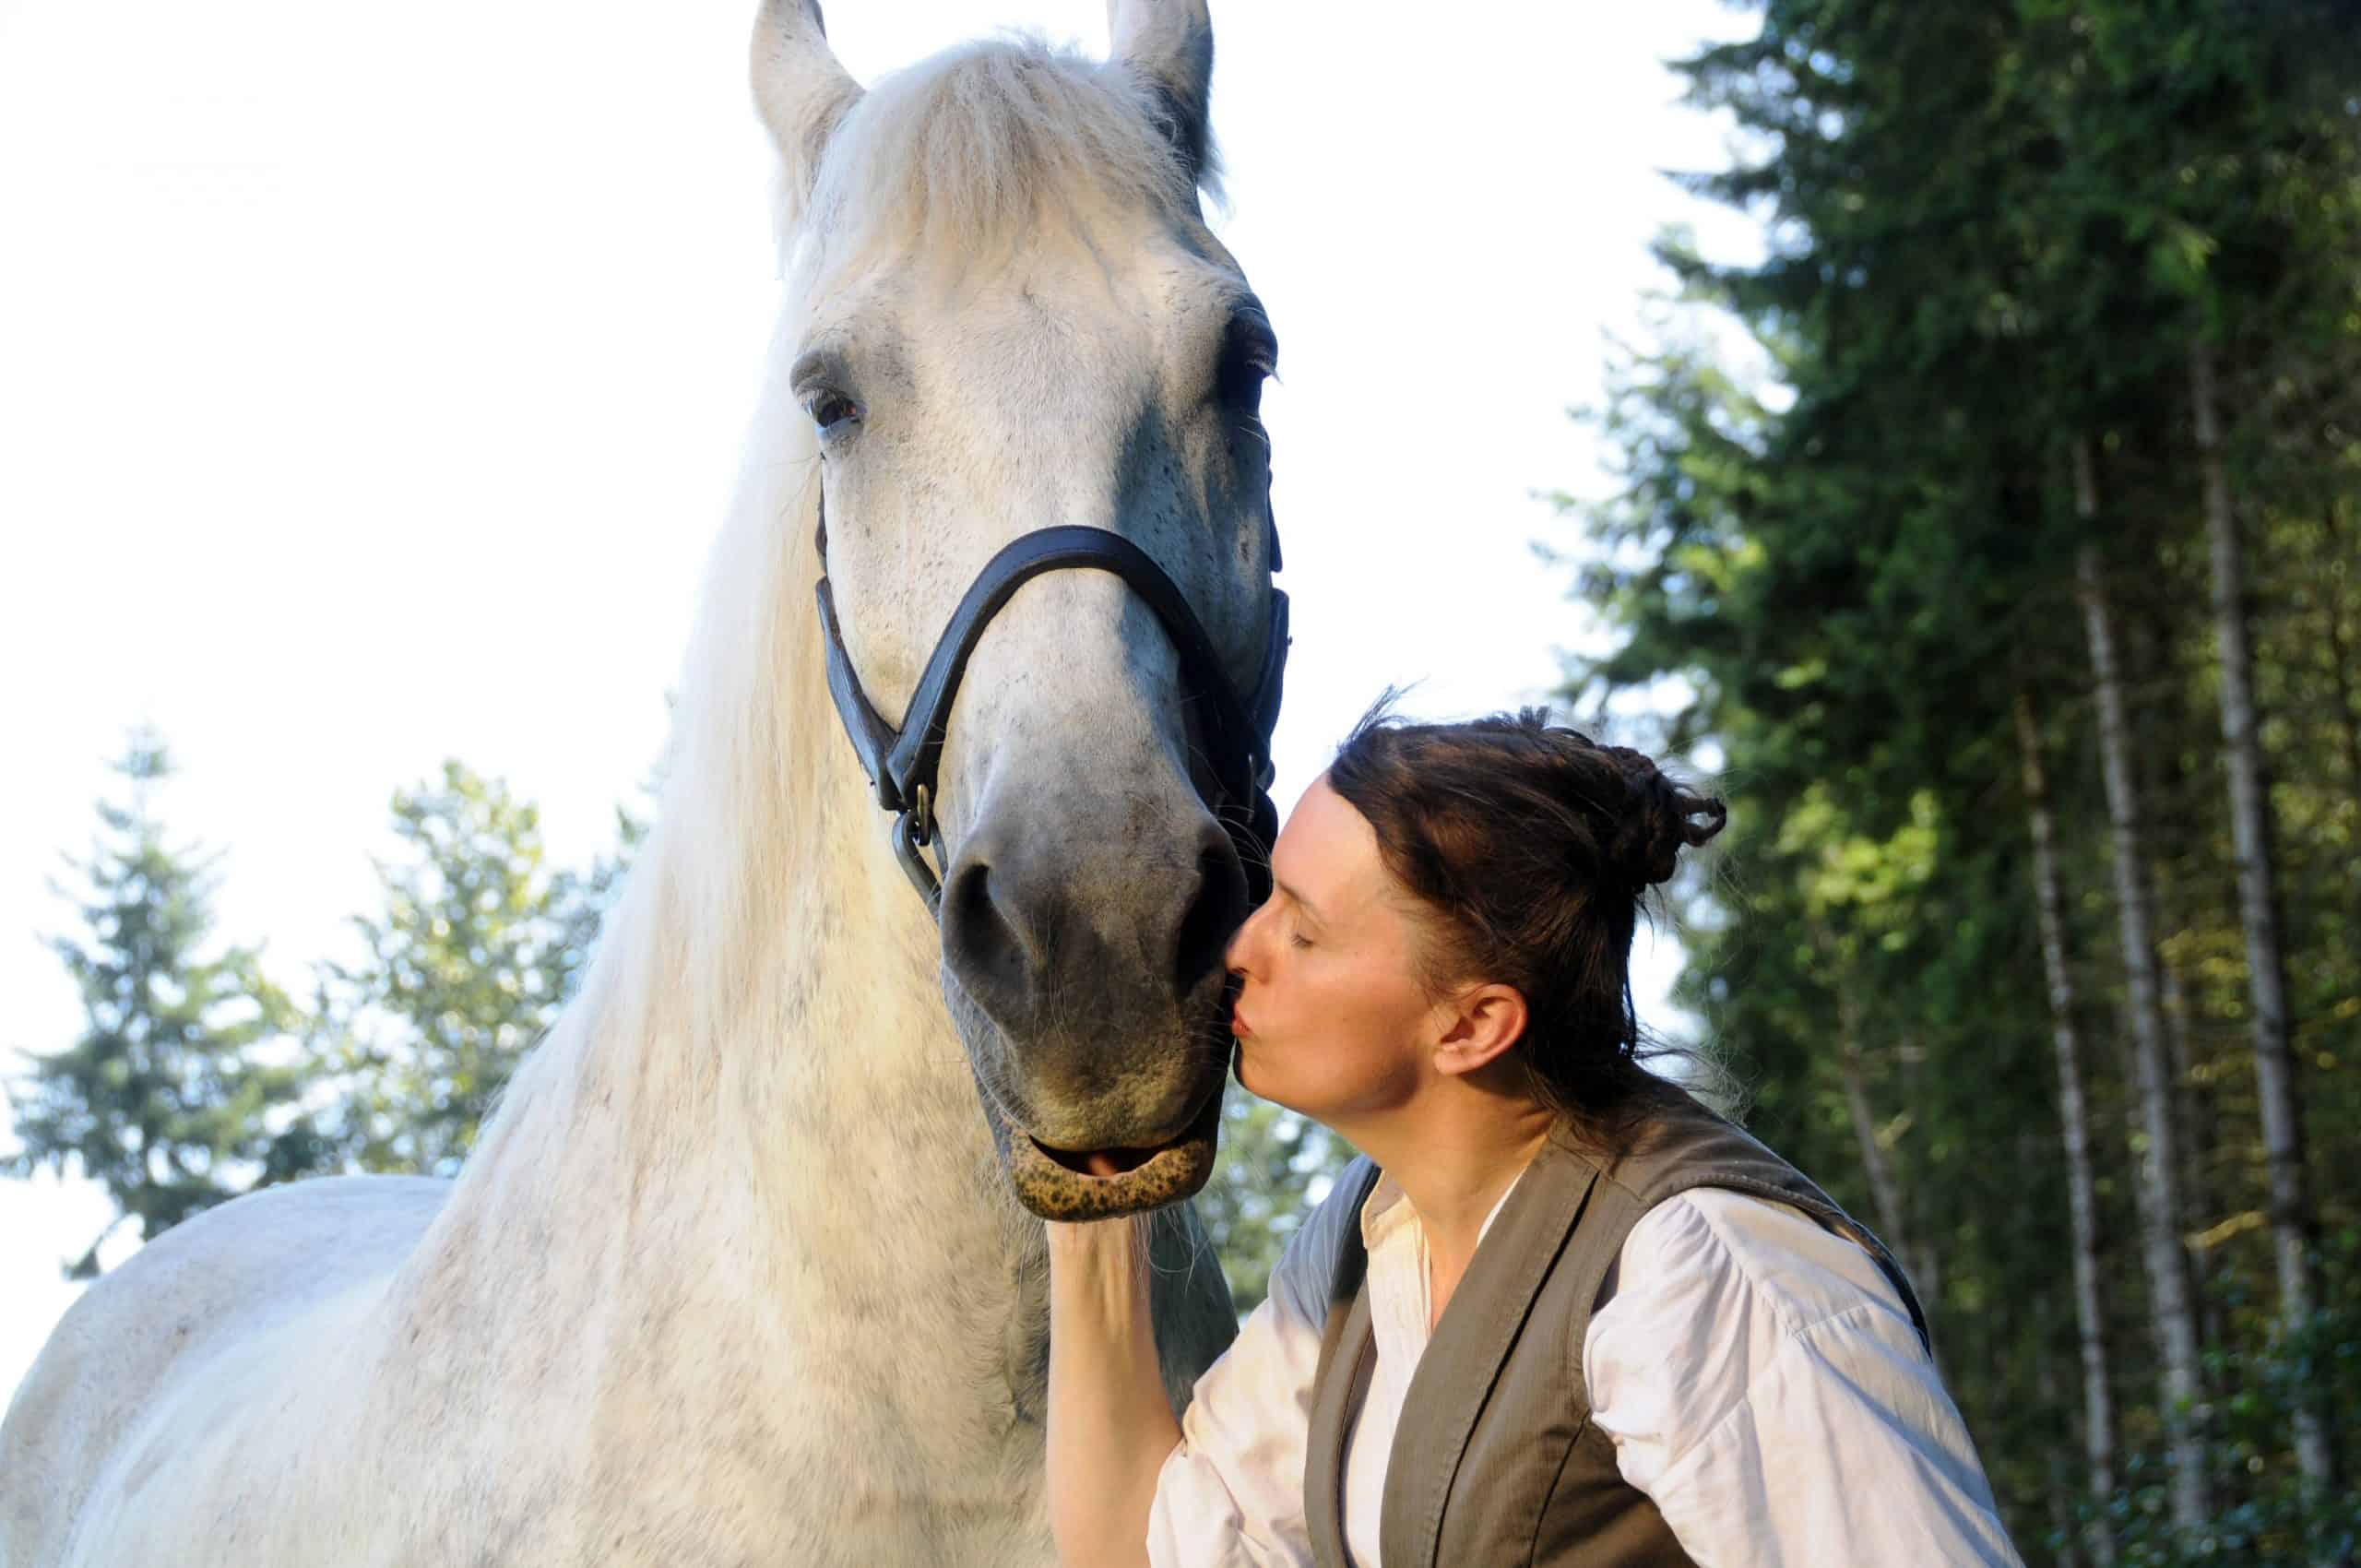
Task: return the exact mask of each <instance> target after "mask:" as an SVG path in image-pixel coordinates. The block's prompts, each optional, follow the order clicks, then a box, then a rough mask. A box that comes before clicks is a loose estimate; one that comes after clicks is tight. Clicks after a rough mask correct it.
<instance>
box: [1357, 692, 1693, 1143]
mask: <svg viewBox="0 0 2361 1568" xmlns="http://www.w3.org/2000/svg"><path fill="white" fill-rule="evenodd" d="M1393 702H1394V693H1392V692H1389V693H1387V694H1386V695H1384V696H1383V697H1382V698H1380V699H1379V701H1378V703H1377V706H1376V707H1372V708H1371V709H1370V711H1369V712H1368V714H1366V715H1365V716H1363V718H1362V719H1361V721H1360V722H1359V723H1358V724H1357V725H1356V726H1354V728H1353V732H1352V733H1351V735H1349V736H1347V738H1346V741H1345V743H1344V744H1343V745H1342V746H1340V747H1338V748H1337V752H1336V759H1335V762H1333V763H1331V764H1330V765H1329V767H1328V783H1329V787H1330V788H1331V789H1333V790H1335V791H1336V793H1337V794H1338V795H1340V796H1342V797H1343V798H1344V800H1345V801H1346V802H1347V803H1348V804H1349V805H1351V806H1352V808H1353V809H1354V810H1355V811H1357V812H1358V813H1360V814H1361V815H1362V816H1363V817H1365V818H1367V819H1368V821H1369V825H1370V827H1372V828H1374V829H1375V830H1376V833H1377V845H1378V853H1379V857H1380V858H1381V859H1382V861H1384V863H1385V867H1386V870H1387V871H1388V872H1390V873H1392V874H1393V876H1394V880H1395V881H1396V882H1398V883H1399V884H1401V885H1402V886H1403V887H1404V888H1405V889H1406V890H1407V891H1408V892H1409V893H1410V894H1412V895H1413V896H1414V897H1416V898H1417V899H1418V903H1419V904H1420V905H1422V906H1423V907H1424V910H1423V912H1424V913H1426V914H1427V915H1428V916H1429V918H1428V919H1427V920H1426V921H1423V922H1422V923H1423V924H1424V925H1425V926H1426V927H1427V931H1426V932H1425V933H1424V934H1425V937H1426V940H1425V941H1424V942H1423V944H1422V946H1423V948H1424V952H1423V955H1422V956H1423V959H1424V963H1425V967H1426V968H1427V970H1428V972H1427V973H1426V974H1424V975H1422V976H1421V977H1419V978H1420V980H1421V981H1422V983H1424V984H1425V985H1426V986H1427V988H1428V990H1429V991H1430V992H1433V993H1437V994H1440V993H1441V992H1443V991H1446V990H1448V989H1449V988H1451V987H1452V986H1454V985H1459V984H1465V983H1466V982H1469V981H1471V980H1485V981H1490V982H1494V983H1498V984H1501V985H1507V986H1513V987H1514V988H1515V990H1516V991H1517V992H1518V993H1519V994H1521V995H1522V996H1523V997H1524V998H1525V1010H1526V1014H1527V1021H1526V1024H1525V1035H1524V1037H1523V1038H1522V1039H1520V1040H1519V1041H1518V1042H1517V1044H1516V1045H1515V1047H1513V1052H1514V1055H1515V1058H1516V1059H1517V1060H1519V1061H1521V1062H1522V1063H1524V1065H1525V1069H1526V1071H1527V1072H1528V1073H1529V1074H1530V1075H1531V1077H1532V1083H1533V1092H1534V1095H1535V1097H1536V1099H1539V1100H1541V1101H1542V1102H1543V1103H1544V1104H1547V1105H1548V1106H1549V1107H1551V1108H1552V1109H1553V1110H1555V1111H1558V1112H1559V1113H1560V1115H1561V1116H1563V1117H1565V1118H1566V1119H1567V1121H1568V1122H1569V1123H1571V1124H1572V1127H1573V1129H1574V1130H1575V1132H1576V1133H1577V1134H1581V1135H1583V1136H1584V1137H1585V1138H1586V1139H1587V1140H1589V1141H1590V1142H1592V1143H1594V1144H1595V1145H1596V1146H1602V1147H1605V1148H1608V1149H1619V1148H1620V1147H1621V1146H1623V1145H1624V1143H1625V1142H1626V1140H1627V1139H1628V1137H1629V1135H1630V1134H1631V1132H1632V1130H1633V1129H1634V1128H1635V1127H1636V1126H1637V1125H1638V1124H1639V1123H1641V1122H1643V1121H1644V1120H1645V1118H1646V1116H1647V1114H1648V1111H1650V1109H1651V1108H1652V1107H1654V1106H1656V1105H1660V1104H1662V1103H1664V1101H1665V1100H1666V1099H1667V1098H1668V1097H1669V1095H1670V1092H1671V1090H1670V1087H1669V1086H1668V1085H1667V1081H1666V1080H1665V1079H1663V1078H1660V1077H1658V1076H1657V1075H1655V1074H1654V1073H1652V1072H1650V1071H1649V1070H1648V1068H1647V1067H1646V1065H1644V1062H1645V1061H1646V1060H1647V1059H1649V1058H1654V1057H1656V1056H1665V1055H1671V1056H1688V1055H1693V1053H1692V1052H1689V1051H1683V1050H1681V1049H1680V1048H1678V1047H1672V1046H1666V1045H1662V1044H1659V1043H1656V1042H1655V1041H1654V1040H1652V1039H1649V1038H1648V1037H1647V1036H1645V1035H1644V1034H1643V1031H1642V1029H1641V1028H1640V1022H1639V1018H1638V1016H1637V1015H1636V1014H1635V1013H1634V1011H1633V1010H1632V1006H1631V937H1632V934H1633V932H1634V931H1635V930H1636V929H1637V925H1638V921H1639V914H1640V908H1641V904H1642V902H1643V897H1644V896H1645V894H1646V893H1647V890H1648V889H1649V888H1651V887H1653V886H1655V885H1658V884H1660V883H1663V882H1665V881H1667V880H1668V879H1669V878H1670V877H1671V876H1672V874H1673V873H1674V871H1675V870H1676V869H1678V865H1679V854H1680V851H1681V849H1684V848H1691V847H1694V846H1697V845H1701V844H1703V843H1704V842H1706V841H1707V840H1708V839H1710V838H1712V837H1714V835H1715V834H1716V833H1719V832H1720V831H1721V830H1722V825H1723V824H1724V822H1726V820H1727V819H1728V813H1727V812H1726V810H1725V809H1724V807H1723V805H1722V802H1720V801H1718V800H1715V799H1714V798H1713V797H1711V796H1708V795H1702V794H1699V793H1697V792H1696V791H1694V790H1690V789H1688V788H1687V787H1685V786H1683V785H1681V784H1679V783H1676V782H1674V781H1673V780H1672V779H1670V778H1667V777H1666V776H1665V774H1664V773H1663V771H1662V770H1661V769H1659V768H1658V767H1657V766H1656V765H1655V761H1654V760H1653V759H1651V758H1649V757H1647V756H1644V755H1643V754H1640V753H1638V752H1635V751H1631V750H1630V749H1628V748H1626V747H1622V746H1602V745H1600V744H1598V743H1597V742H1595V741H1593V740H1592V739H1591V738H1590V737H1589V736H1587V735H1584V734H1582V733H1580V732H1578V731H1573V730H1569V729H1566V728H1563V727H1562V726H1559V725H1553V724H1551V723H1550V722H1549V716H1548V712H1547V711H1546V710H1545V709H1541V708H1525V709H1523V710H1521V711H1519V712H1517V713H1514V714H1507V713H1500V714H1493V715H1491V716H1489V717H1488V718H1484V719H1471V720H1469V721H1467V722H1465V723H1462V724H1419V723H1414V722H1410V721H1408V720H1405V719H1401V718H1398V717H1396V716H1395V715H1394V714H1393V713H1392V712H1390V711H1389V709H1390V708H1391V707H1392V705H1393Z"/></svg>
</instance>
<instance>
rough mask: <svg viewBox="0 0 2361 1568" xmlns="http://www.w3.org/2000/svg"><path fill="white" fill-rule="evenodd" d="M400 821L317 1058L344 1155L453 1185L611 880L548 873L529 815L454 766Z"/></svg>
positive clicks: (591, 926) (410, 793)
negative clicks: (334, 1088)
mask: <svg viewBox="0 0 2361 1568" xmlns="http://www.w3.org/2000/svg"><path fill="white" fill-rule="evenodd" d="M393 815H394V829H395V832H396V834H397V837H399V838H400V840H401V842H402V845H403V853H402V854H401V855H400V856H399V857H398V858H397V859H394V860H392V861H381V862H380V863H379V864H378V867H377V873H378V880H379V883H380V885H381V887H382V889H383V891H384V896H385V909H384V912H383V913H382V914H379V915H375V916H365V917H362V918H360V919H357V920H356V921H354V924H355V926H356V927H357V928H358V930H359V932H360V933H361V937H362V944H363V945H364V946H365V948H366V949H367V956H366V957H365V958H364V959H363V960H362V962H361V963H359V964H358V965H355V966H353V967H351V968H334V969H332V970H331V971H330V973H329V975H328V977H327V980H326V984H325V985H324V987H323V992H324V1003H325V1005H324V1013H325V1014H326V1018H327V1020H328V1021H327V1023H326V1026H325V1027H324V1028H323V1030H322V1039H321V1040H320V1041H319V1042H318V1044H317V1046H316V1048H315V1049H316V1051H317V1054H318V1057H319V1064H320V1066H321V1068H322V1070H323V1071H324V1072H325V1073H326V1074H327V1075H329V1076H331V1077H332V1078H333V1079H334V1080H335V1081H336V1083H337V1084H338V1101H339V1103H338V1110H337V1115H336V1118H335V1122H336V1126H337V1137H338V1145H339V1147H340V1149H341V1150H342V1152H343V1153H344V1155H345V1157H346V1158H349V1159H350V1160H352V1161H353V1162H355V1163H357V1164H359V1165H360V1166H362V1168H364V1169H367V1170H402V1171H415V1172H422V1173H427V1174H434V1175H449V1174H451V1173H452V1172H453V1171H455V1170H457V1168H458V1164H459V1161H460V1160H461V1158H464V1157H465V1155H466V1154H467V1152H468V1150H469V1147H470V1146H472V1145H473V1144H474V1142H475V1138H476V1134H478V1132H479V1131H481V1127H482V1125H483V1123H484V1120H485V1118H486V1117H488V1116H489V1115H490V1114H491V1113H492V1108H493V1106H494V1104H495V1103H496V1101H497V1100H498V1099H499V1096H500V1092H501V1090H502V1089H503V1088H504V1087H506V1085H507V1083H508V1080H509V1077H510V1075H512V1074H514V1073H515V1071H516V1065H517V1063H518V1062H519V1061H521V1060H522V1058H523V1056H524V1054H525V1052H526V1051H528V1049H530V1048H531V1046H532V1045H533V1043H534V1042H535V1041H536V1040H538V1039H540V1036H541V1034H542V1033H543V1032H544V1031H545V1030H546V1029H547V1028H549V1027H550V1025H551V1024H552V1023H553V1022H554V1021H555V1020H556V1017H557V1014H558V1009H559V1007H560V1005H561V1004H563V1003H564V1000H565V998H566V996H567V995H568V994H569V993H570V992H571V991H572V989H573V986H574V983H575V979H576V977H577V975H578V974H579V972H580V970H581V968H582V967H583V965H584V964H585V963H586V962H587V958H588V946H589V943H590V941H591V939H592V937H593V936H594V935H595V932H596V929H597V920H596V911H597V899H598V897H599V896H602V895H603V893H604V891H605V885H607V884H611V880H612V877H613V875H619V874H620V873H619V872H615V873H611V875H610V876H608V877H606V878H600V879H596V880H597V881H598V882H599V886H597V887H595V888H594V887H591V886H586V884H585V881H584V879H581V878H577V877H576V876H575V875H574V874H572V873H567V872H564V871H555V870H552V868H550V867H549V866H548V865H547V864H546V861H545V856H544V853H543V849H542V846H541V836H540V812H539V811H538V809H537V808H535V807H534V806H533V805H532V804H530V803H529V802H523V801H519V800H517V799H516V797H515V796H514V795H513V794H512V793H511V792H510V791H509V790H508V787H507V786H506V785H505V784H504V783H503V782H502V781H501V780H499V779H496V778H490V779H488V778H483V777H481V775H479V774H477V773H475V772H474V771H473V770H471V769H469V767H467V766H465V765H463V764H461V763H458V762H457V761H452V762H446V763H445V765H444V766H443V772H442V777H441V778H438V779H435V780H433V781H431V782H428V783H424V784H421V785H419V786H417V787H415V788H412V789H409V790H399V791H397V793H396V794H395V796H394V799H393ZM630 837H631V836H630V835H629V834H628V832H627V833H626V849H627V847H628V843H629V841H630Z"/></svg>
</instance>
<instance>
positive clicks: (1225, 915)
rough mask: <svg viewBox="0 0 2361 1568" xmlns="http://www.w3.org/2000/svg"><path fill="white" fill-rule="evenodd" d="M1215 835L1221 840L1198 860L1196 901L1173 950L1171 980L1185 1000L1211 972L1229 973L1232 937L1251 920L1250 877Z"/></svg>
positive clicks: (1217, 831) (1224, 840)
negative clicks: (1248, 902) (1248, 908)
mask: <svg viewBox="0 0 2361 1568" xmlns="http://www.w3.org/2000/svg"><path fill="white" fill-rule="evenodd" d="M1214 831H1215V835H1216V837H1217V838H1219V840H1220V841H1219V842H1218V843H1216V844H1210V845H1208V846H1206V848H1205V849H1204V850H1202V851H1201V852H1200V853H1199V854H1198V856H1197V897H1196V898H1195V900H1194V901H1193V902H1192V903H1191V904H1190V906H1189V908H1188V910H1187V912H1186V913H1184V914H1183V915H1182V916H1181V931H1180V935H1179V939H1178V941H1177V942H1176V943H1175V944H1174V948H1173V969H1172V978H1173V980H1174V982H1175V983H1176V984H1177V985H1178V986H1179V988H1180V994H1181V995H1182V996H1186V995H1188V994H1189V993H1190V992H1191V991H1192V990H1193V989H1195V987H1196V985H1197V983H1198V982H1199V981H1200V980H1204V978H1205V975H1206V974H1207V973H1208V972H1214V973H1220V972H1223V971H1224V970H1225V969H1226V968H1227V966H1226V964H1225V961H1224V960H1225V957H1226V956H1227V955H1228V950H1229V938H1230V933H1231V932H1235V931H1236V930H1237V929H1238V922H1239V921H1241V920H1243V919H1244V918H1245V917H1246V873H1245V871H1244V869H1243V868H1242V867H1240V865H1239V863H1238V851H1237V850H1235V849H1232V848H1230V845H1229V841H1228V839H1227V838H1222V837H1220V829H1218V828H1216V829H1215V830H1214Z"/></svg>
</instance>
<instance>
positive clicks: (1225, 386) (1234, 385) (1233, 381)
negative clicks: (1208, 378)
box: [1214, 314, 1279, 418]
mask: <svg viewBox="0 0 2361 1568" xmlns="http://www.w3.org/2000/svg"><path fill="white" fill-rule="evenodd" d="M1278 363H1279V345H1278V342H1277V340H1276V339H1274V338H1273V337H1272V336H1271V329H1270V327H1269V326H1268V325H1267V324H1266V323H1264V321H1263V320H1262V318H1261V317H1260V316H1259V315H1244V314H1241V315H1240V316H1239V317H1238V318H1237V319H1236V320H1235V321H1233V322H1231V324H1230V328H1229V333H1228V341H1226V342H1225V343H1224V344H1223V345H1222V355H1221V363H1220V366H1219V368H1218V369H1217V370H1216V372H1215V385H1214V393H1215V395H1216V397H1218V398H1220V399H1221V400H1222V401H1223V402H1225V403H1227V404H1228V405H1229V406H1230V407H1231V408H1233V409H1236V410H1239V411H1240V413H1243V414H1245V415H1247V416H1248V417H1250V418H1252V417H1255V416H1258V415H1260V414H1261V413H1262V411H1263V383H1264V382H1265V381H1268V380H1269V379H1270V378H1271V377H1272V376H1273V375H1274V374H1277V371H1278Z"/></svg>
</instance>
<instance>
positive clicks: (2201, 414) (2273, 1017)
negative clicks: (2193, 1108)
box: [2189, 340, 2334, 1492]
mask: <svg viewBox="0 0 2361 1568" xmlns="http://www.w3.org/2000/svg"><path fill="white" fill-rule="evenodd" d="M2189 401H2190V404H2191V406H2192V408H2193V410H2194V412H2195V414H2196V425H2197V452H2198V461H2199V464H2200V466H2201V470H2202V473H2203V477H2204V490H2205V533H2206V540H2207V543H2208V545H2209V547H2210V552H2211V554H2212V556H2213V636H2214V642H2215V645H2216V648H2217V651H2218V652H2219V654H2220V657H2221V664H2222V675H2221V690H2222V752H2223V761H2224V764H2225V767H2226V770H2227V772H2228V774H2229V783H2230V842H2231V845H2232V848H2233V849H2234V851H2235V852H2236V857H2237V866H2238V921H2239V924H2240V925H2242V926H2243V927H2244V928H2245V930H2246V940H2247V989H2248V1002H2249V1004H2250V1005H2251V1007H2252V1009H2253V1013H2254V1066H2255V1094H2256V1099H2258V1101H2259V1102H2260V1112H2261V1119H2262V1149H2263V1164H2264V1168H2265V1169H2266V1170H2268V1172H2269V1173H2270V1181H2271V1239H2272V1251H2273V1252H2274V1253H2276V1254H2277V1258H2278V1264H2279V1316H2280V1322H2281V1324H2283V1326H2284V1331H2285V1332H2286V1333H2288V1334H2289V1335H2291V1336H2292V1335H2295V1334H2297V1333H2300V1332H2301V1331H2302V1330H2303V1329H2304V1328H2305V1326H2306V1325H2308V1324H2309V1323H2310V1322H2311V1318H2312V1313H2313V1309H2314V1306H2315V1303H2316V1301H2317V1300H2318V1292H2317V1290H2316V1289H2315V1285H2314V1280H2313V1276H2312V1249H2311V1230H2312V1224H2313V1217H2312V1206H2311V1200H2310V1197H2309V1195H2308V1194H2307V1193H2306V1192H2305V1190H2304V1123H2303V1117H2302V1114H2301V1113H2300V1112H2299V1111H2297V1110H2296V1059H2295V1052H2294V1051H2291V1050H2290V1049H2289V1046H2288V1039H2289V1030H2290V1019H2289V1016H2288V1013H2289V1009H2288V1005H2287V961H2286V956H2285V954H2284V952H2283V951H2282V949H2281V947H2280V942H2279V888H2278V879H2277V873H2276V868H2275V867H2274V866H2273V865H2272V810H2271V794H2270V783H2269V780H2268V778H2267V776H2266V774H2265V771H2264V768H2263V758H2262V735H2261V719H2260V715H2259V714H2258V713H2257V711H2256V708H2255V700H2254V655H2253V652H2252V650H2251V648H2250V647H2248V638H2247V605H2246V562H2245V559H2244V555H2243V552H2242V551H2241V548H2240V545H2239V541H2238V526H2237V519H2236V517H2234V516H2232V514H2231V510H2230V482H2229V473H2228V467H2227V465H2226V464H2225V462H2224V461H2223V457H2222V430H2221V419H2220V412H2219V409H2218V406H2217V399H2216V396H2215V390H2214V384H2213V347H2212V345H2210V344H2208V343H2205V342H2204V341H2202V340H2200V341H2199V342H2197V343H2196V344H2194V345H2192V346H2191V348H2190V349H2189ZM2315 1387H2317V1385H2315ZM2296 1463H2297V1464H2298V1465H2299V1466H2301V1467H2302V1469H2303V1473H2304V1479H2305V1480H2306V1481H2308V1482H2309V1483H2310V1484H2311V1486H2312V1487H2313V1488H2314V1489H2315V1490H2317V1491H2322V1492H2325V1491H2326V1490H2327V1489H2328V1488H2329V1487H2330V1486H2331V1485H2332V1484H2333V1481H2334V1476H2333V1473H2332V1472H2333V1469H2334V1463H2333V1455H2332V1453H2331V1448H2330V1443H2329V1424H2328V1412H2327V1410H2326V1409H2325V1408H2323V1405H2322V1402H2321V1401H2319V1400H2318V1399H2312V1400H2308V1401H2306V1402H2305V1404H2304V1405H2302V1406H2300V1407H2299V1408H2298V1409H2297V1410H2296Z"/></svg>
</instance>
